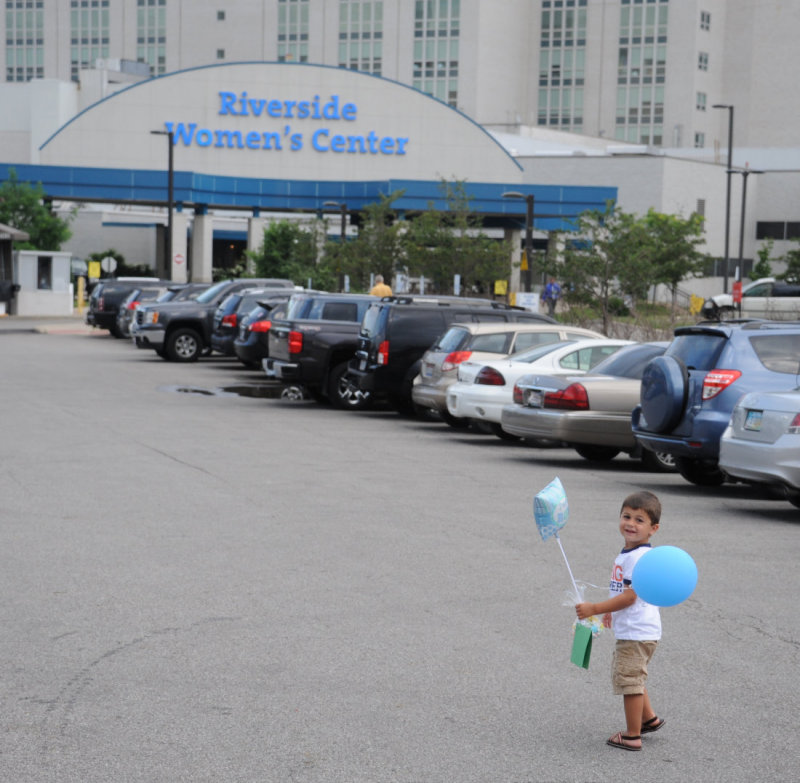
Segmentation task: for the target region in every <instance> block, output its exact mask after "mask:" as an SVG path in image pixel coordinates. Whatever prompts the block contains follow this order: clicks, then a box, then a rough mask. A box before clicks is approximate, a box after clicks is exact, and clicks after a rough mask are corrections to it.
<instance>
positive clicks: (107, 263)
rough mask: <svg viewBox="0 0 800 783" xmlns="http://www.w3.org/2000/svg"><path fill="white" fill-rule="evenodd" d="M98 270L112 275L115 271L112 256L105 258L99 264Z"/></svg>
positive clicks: (115, 267) (115, 266) (114, 261)
mask: <svg viewBox="0 0 800 783" xmlns="http://www.w3.org/2000/svg"><path fill="white" fill-rule="evenodd" d="M100 268H101V269H102V270H103V271H104V272H108V274H113V273H114V272H116V271H117V259H116V258H114V256H106V257H105V258H104V259H103V260H102V261H101V262H100Z"/></svg>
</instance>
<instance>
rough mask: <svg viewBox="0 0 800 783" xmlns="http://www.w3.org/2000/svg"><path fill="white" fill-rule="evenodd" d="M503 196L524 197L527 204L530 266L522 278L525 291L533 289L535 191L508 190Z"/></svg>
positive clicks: (526, 238) (526, 249) (526, 219)
mask: <svg viewBox="0 0 800 783" xmlns="http://www.w3.org/2000/svg"><path fill="white" fill-rule="evenodd" d="M502 197H503V198H524V199H525V204H526V211H525V261H526V263H527V266H528V268H527V269H524V270H523V272H524V275H523V278H522V288H523V290H524V291H525V293H529V292H530V290H531V264H532V263H533V207H534V196H533V193H527V194H526V193H519V192H518V191H516V190H508V191H506V192H505V193H503V194H502Z"/></svg>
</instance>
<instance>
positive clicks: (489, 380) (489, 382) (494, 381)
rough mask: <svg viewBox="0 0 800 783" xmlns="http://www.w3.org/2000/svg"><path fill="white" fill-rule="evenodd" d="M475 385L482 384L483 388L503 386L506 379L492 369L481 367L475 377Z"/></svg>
mask: <svg viewBox="0 0 800 783" xmlns="http://www.w3.org/2000/svg"><path fill="white" fill-rule="evenodd" d="M475 383H482V384H483V385H484V386H505V385H506V379H505V378H504V377H503V376H502V374H501V373H499V372H497V370H495V369H494V367H481V370H480V372H479V373H478V374H477V375H476V376H475Z"/></svg>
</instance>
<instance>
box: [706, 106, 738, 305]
mask: <svg viewBox="0 0 800 783" xmlns="http://www.w3.org/2000/svg"><path fill="white" fill-rule="evenodd" d="M711 108H712V109H727V110H728V172H727V173H728V183H727V191H726V196H725V261H724V268H723V274H724V285H723V291H724V292H725V293H726V294H727V293H728V266H729V265H730V264H729V261H730V234H731V177H732V176H733V106H732V105H731V104H729V103H715V104H714V105H713V106H712V107H711Z"/></svg>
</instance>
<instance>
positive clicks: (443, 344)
mask: <svg viewBox="0 0 800 783" xmlns="http://www.w3.org/2000/svg"><path fill="white" fill-rule="evenodd" d="M469 338H470V333H469V329H465V328H464V327H463V326H451V327H450V328H449V329H448V330H447V331H446V332H445V333H444V334H443V335H442V336H441V337H440V338H439V339H438V340H437V341H436V342H435V343H434V344H433V346H432V347H431V350H432V351H446V352H448V353H449V352H450V351H460V350H461V348H463V347H464V345H466V343H467V341H468V340H469Z"/></svg>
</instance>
